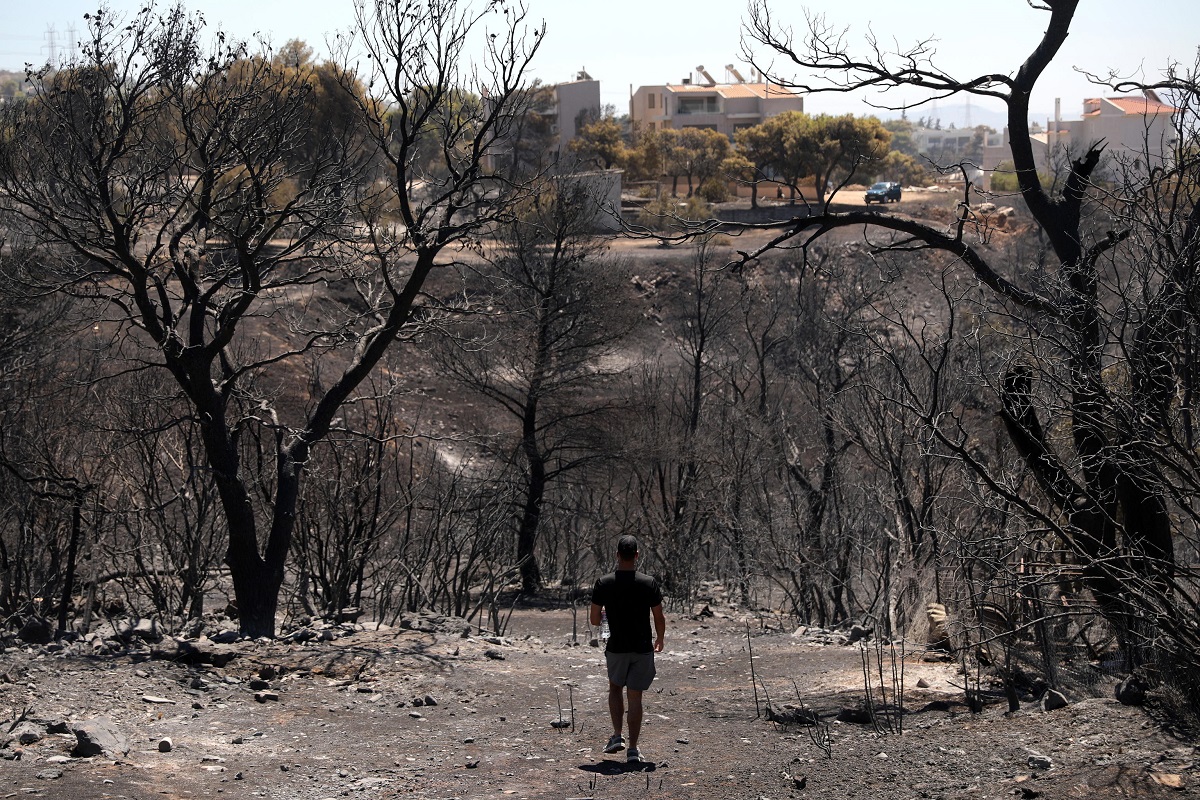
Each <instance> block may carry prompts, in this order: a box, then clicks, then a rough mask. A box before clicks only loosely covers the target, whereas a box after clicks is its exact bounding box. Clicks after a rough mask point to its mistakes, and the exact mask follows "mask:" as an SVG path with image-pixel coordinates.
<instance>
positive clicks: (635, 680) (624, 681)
mask: <svg viewBox="0 0 1200 800" xmlns="http://www.w3.org/2000/svg"><path fill="white" fill-rule="evenodd" d="M604 660H605V661H606V662H607V663H608V681H609V683H614V684H616V685H617V686H626V687H628V688H630V689H633V690H634V691H635V692H644V691H646V690H647V689H649V688H650V682H651V681H653V680H654V675H655V672H654V653H653V652H650V653H610V652H608V651H607V650H606V651H605V652H604Z"/></svg>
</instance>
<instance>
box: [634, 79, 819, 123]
mask: <svg viewBox="0 0 1200 800" xmlns="http://www.w3.org/2000/svg"><path fill="white" fill-rule="evenodd" d="M726 69H727V70H728V71H729V72H731V73H732V74H733V77H734V78H735V80H736V82H735V83H717V82H716V81H715V80H714V79H713V78H712V76H711V75H709V73H708V72H706V71H705V70H704V68H703V67H698V68H697V70H698V72H699V73H700V75H701V76H702V78H701V80H700V81H697V82H693V81H692V79H691V78H686V79H684V82H683V83H678V84H660V85H658V86H641V87H638V90H637V91H636V92H634V93H633V97H631V98H630V99H629V118H630V119H631V120H632V121H633V123H634V125H635V126H637V127H638V128H640V129H641V130H643V131H651V132H653V131H660V130H666V129H669V128H712V129H713V130H716V131H720V132H721V133H723V134H725V135H726V136H733V133H734V131H736V130H738V129H740V128H749V127H751V126H754V125H758V124H759V123H761V122H762V121H763V120H765V119H767V118H769V117H773V116H775V115H776V114H782V113H783V112H784V111H804V98H803V97H801V96H800V95H799V94H797V93H796V92H794V91H792V90H791V89H788V88H785V87H783V86H779V85H778V84H774V83H767V82H759V83H747V82H745V81H743V80H742V79H741V75H740V74H739V73H738V72H737V70H736V69H733V68H732V67H726Z"/></svg>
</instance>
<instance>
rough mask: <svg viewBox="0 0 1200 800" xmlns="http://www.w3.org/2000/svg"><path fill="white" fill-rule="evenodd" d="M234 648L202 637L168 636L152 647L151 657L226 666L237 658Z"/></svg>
mask: <svg viewBox="0 0 1200 800" xmlns="http://www.w3.org/2000/svg"><path fill="white" fill-rule="evenodd" d="M237 656H238V652H237V650H235V649H234V648H232V647H230V646H228V645H224V644H220V643H218V642H214V641H213V640H211V639H205V638H203V637H202V638H200V639H197V640H195V641H187V640H185V639H172V638H167V639H164V640H163V641H162V642H160V643H158V644H156V645H155V646H154V647H152V648H150V657H151V658H153V659H157V660H159V661H176V662H179V663H181V664H212V665H213V666H214V667H224V666H226V665H227V664H228V663H229V662H230V661H233V660H234V659H235V658H237Z"/></svg>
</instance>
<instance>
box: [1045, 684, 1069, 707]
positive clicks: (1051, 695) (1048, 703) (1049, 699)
mask: <svg viewBox="0 0 1200 800" xmlns="http://www.w3.org/2000/svg"><path fill="white" fill-rule="evenodd" d="M1067 705H1068V701H1067V697H1066V695H1064V694H1063V693H1062V692H1060V691H1058V690H1057V689H1049V690H1047V691H1046V696H1045V697H1043V698H1042V708H1044V709H1046V710H1047V711H1055V710H1057V709H1060V708H1066V707H1067Z"/></svg>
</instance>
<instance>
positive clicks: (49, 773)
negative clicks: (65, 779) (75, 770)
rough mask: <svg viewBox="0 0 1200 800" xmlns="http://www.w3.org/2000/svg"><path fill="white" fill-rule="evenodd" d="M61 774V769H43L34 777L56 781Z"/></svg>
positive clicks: (40, 779)
mask: <svg viewBox="0 0 1200 800" xmlns="http://www.w3.org/2000/svg"><path fill="white" fill-rule="evenodd" d="M62 776H63V772H62V770H61V769H44V770H42V771H41V772H39V773H38V774H37V775H35V776H34V777H36V778H37V779H38V780H39V781H56V780H58V779H59V778H61V777H62Z"/></svg>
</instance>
